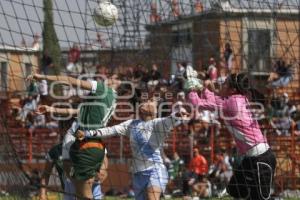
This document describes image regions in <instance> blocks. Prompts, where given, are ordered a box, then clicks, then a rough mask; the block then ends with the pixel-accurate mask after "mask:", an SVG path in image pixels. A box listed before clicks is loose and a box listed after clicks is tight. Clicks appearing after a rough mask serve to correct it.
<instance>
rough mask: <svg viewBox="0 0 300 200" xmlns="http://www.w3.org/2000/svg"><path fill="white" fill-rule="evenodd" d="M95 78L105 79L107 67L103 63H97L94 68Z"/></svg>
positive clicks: (98, 79)
mask: <svg viewBox="0 0 300 200" xmlns="http://www.w3.org/2000/svg"><path fill="white" fill-rule="evenodd" d="M95 75H96V80H97V81H105V80H106V79H107V69H106V67H105V66H103V65H98V66H97V69H96V73H95Z"/></svg>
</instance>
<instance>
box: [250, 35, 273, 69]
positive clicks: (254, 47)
mask: <svg viewBox="0 0 300 200" xmlns="http://www.w3.org/2000/svg"><path fill="white" fill-rule="evenodd" d="M271 45H272V44H271V31H270V30H267V29H257V30H255V29H253V30H252V29H250V30H248V56H247V57H248V63H247V65H248V69H250V70H251V71H253V72H268V71H269V70H270V68H271Z"/></svg>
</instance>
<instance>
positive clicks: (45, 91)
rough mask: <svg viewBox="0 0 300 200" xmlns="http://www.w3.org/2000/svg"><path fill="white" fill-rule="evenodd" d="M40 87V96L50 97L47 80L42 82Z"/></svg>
mask: <svg viewBox="0 0 300 200" xmlns="http://www.w3.org/2000/svg"><path fill="white" fill-rule="evenodd" d="M38 87H39V92H40V95H42V96H47V95H48V84H47V81H46V80H41V82H40V83H39V86H38Z"/></svg>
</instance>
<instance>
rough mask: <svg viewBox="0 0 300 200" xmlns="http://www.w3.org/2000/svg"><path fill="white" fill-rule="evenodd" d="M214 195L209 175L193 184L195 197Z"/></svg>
mask: <svg viewBox="0 0 300 200" xmlns="http://www.w3.org/2000/svg"><path fill="white" fill-rule="evenodd" d="M211 196H212V185H211V182H210V181H209V180H208V178H207V177H203V179H202V180H201V181H199V182H197V183H195V184H194V185H193V197H200V198H209V197H211Z"/></svg>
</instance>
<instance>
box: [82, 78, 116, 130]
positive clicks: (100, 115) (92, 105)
mask: <svg viewBox="0 0 300 200" xmlns="http://www.w3.org/2000/svg"><path fill="white" fill-rule="evenodd" d="M91 84H92V87H93V89H92V92H91V94H90V95H89V96H88V97H87V100H86V101H85V102H83V103H82V104H81V105H80V112H79V117H78V122H79V126H80V129H82V130H94V129H99V128H102V127H105V126H106V124H107V122H108V120H109V119H110V118H111V116H112V115H113V113H114V111H115V107H116V92H115V91H114V90H113V89H111V88H109V87H107V86H106V85H105V84H104V83H101V82H96V81H91Z"/></svg>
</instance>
